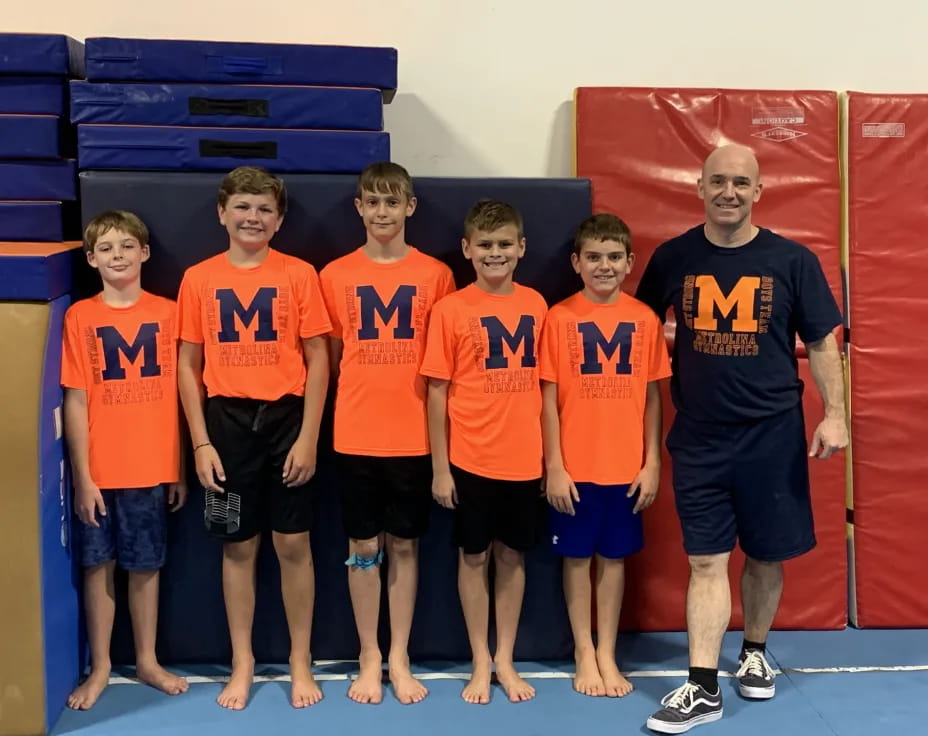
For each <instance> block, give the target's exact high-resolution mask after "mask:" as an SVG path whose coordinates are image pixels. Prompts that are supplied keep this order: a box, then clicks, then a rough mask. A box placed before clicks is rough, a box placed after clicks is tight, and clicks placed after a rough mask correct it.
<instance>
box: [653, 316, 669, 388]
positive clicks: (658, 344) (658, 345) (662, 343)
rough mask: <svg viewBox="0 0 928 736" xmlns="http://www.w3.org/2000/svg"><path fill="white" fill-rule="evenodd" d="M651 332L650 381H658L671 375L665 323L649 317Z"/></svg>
mask: <svg viewBox="0 0 928 736" xmlns="http://www.w3.org/2000/svg"><path fill="white" fill-rule="evenodd" d="M648 326H649V327H650V332H651V365H650V366H648V381H658V380H660V379H661V378H669V377H670V375H671V370H670V358H669V356H668V354H667V339H666V338H665V337H664V325H663V324H662V323H661V321H660V320H658V319H649V320H648Z"/></svg>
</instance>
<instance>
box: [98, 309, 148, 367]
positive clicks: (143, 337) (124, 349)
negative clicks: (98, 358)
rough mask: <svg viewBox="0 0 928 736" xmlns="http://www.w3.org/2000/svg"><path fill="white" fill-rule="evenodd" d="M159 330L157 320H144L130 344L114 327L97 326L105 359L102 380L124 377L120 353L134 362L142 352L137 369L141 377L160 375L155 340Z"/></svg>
mask: <svg viewBox="0 0 928 736" xmlns="http://www.w3.org/2000/svg"><path fill="white" fill-rule="evenodd" d="M160 330H161V328H160V327H159V326H158V323H157V322H146V323H145V324H143V325H141V326H140V327H139V331H138V334H137V335H136V336H135V340H134V341H133V342H132V344H131V345H130V344H129V343H127V342H126V341H125V340H124V339H123V336H122V335H120V334H119V330H117V329H116V328H115V327H109V326H107V327H98V328H97V337H99V338H100V340H101V342H102V343H103V359H104V360H105V361H106V368H104V369H103V380H104V381H121V380H123V379H125V377H126V369H125V368H123V367H122V361H121V360H120V358H119V354H120V353H122V354H123V355H125V356H126V359H127V360H128V361H129V362H130V363H135V361H136V359H137V358H138V357H139V353H141V354H142V368H141V370H140V371H139V375H141V377H142V378H152V377H153V376H160V375H161V366H160V365H158V340H157V335H158V332H160Z"/></svg>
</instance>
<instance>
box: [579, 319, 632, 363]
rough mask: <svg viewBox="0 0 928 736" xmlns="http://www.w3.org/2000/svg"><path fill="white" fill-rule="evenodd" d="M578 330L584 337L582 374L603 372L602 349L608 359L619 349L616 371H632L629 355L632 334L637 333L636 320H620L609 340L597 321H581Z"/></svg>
mask: <svg viewBox="0 0 928 736" xmlns="http://www.w3.org/2000/svg"><path fill="white" fill-rule="evenodd" d="M577 332H579V333H580V337H581V338H582V339H583V363H582V364H581V365H580V373H581V374H583V375H599V374H601V373H602V372H603V364H602V363H600V362H599V351H600V350H602V351H603V356H604V357H605V358H606V360H610V359H611V358H612V356H613V355H615V351H616V350H617V349H618V351H619V358H618V360H617V361H616V363H615V372H616V373H617V374H619V375H625V376H627V375H629V374H630V373H631V372H632V364H631V363H630V362H629V356H630V355H631V352H632V335H633V334H635V323H634V322H619V324H618V325H616V328H615V332H614V333H612V339H611V340H608V341H607V340H606V338H605V337H604V336H603V333H602V332H600V331H599V328H598V327H597V326H596V323H595V322H580V323H579V324H578V325H577Z"/></svg>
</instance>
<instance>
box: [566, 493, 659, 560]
mask: <svg viewBox="0 0 928 736" xmlns="http://www.w3.org/2000/svg"><path fill="white" fill-rule="evenodd" d="M575 485H576V486H577V493H578V494H580V502H579V503H578V502H576V501H574V515H573V516H571V515H570V514H564V513H561V512H560V511H557V510H556V509H554V508H553V507H551V506H549V507H548V521H549V531H550V533H551V549H553V550H554V551H555V553H557V554H559V555H561V556H562V557H581V558H582V557H592V556H593V554H594V553H595V554H598V555H599V556H600V557H605V558H606V559H610V560H620V559H622V558H623V557H628V556H629V555H633V554H635V552H638V551H640V550H641V548H642V547H643V546H644V532H643V529H642V524H641V514H634V513H632V509H634V508H635V502H636V501H637V496H633V497H632V498H628V485H627V484H626V485H623V486H599V485H596V484H595V483H576V484H575Z"/></svg>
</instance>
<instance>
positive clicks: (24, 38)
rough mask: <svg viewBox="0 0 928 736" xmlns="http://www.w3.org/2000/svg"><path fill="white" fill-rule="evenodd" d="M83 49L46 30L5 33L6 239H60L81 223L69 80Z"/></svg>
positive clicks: (1, 89)
mask: <svg viewBox="0 0 928 736" xmlns="http://www.w3.org/2000/svg"><path fill="white" fill-rule="evenodd" d="M82 74H83V47H82V45H81V44H80V43H78V42H77V41H75V40H74V39H73V38H68V37H67V36H62V35H58V34H44V33H0V241H28V242H35V241H39V242H61V241H62V240H64V239H65V238H66V237H71V236H72V235H73V234H74V232H73V227H76V226H78V225H79V223H78V221H77V217H76V208H69V207H67V206H66V205H65V204H63V203H64V202H69V201H73V200H76V199H77V179H76V173H75V164H74V161H73V159H70V158H68V156H69V155H70V154H71V153H72V146H73V142H72V141H71V140H70V139H71V133H72V131H71V128H70V126H69V125H68V116H67V100H68V94H67V90H68V87H67V85H68V78H69V77H76V76H81V75H82Z"/></svg>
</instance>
